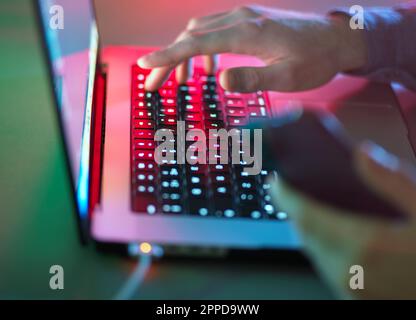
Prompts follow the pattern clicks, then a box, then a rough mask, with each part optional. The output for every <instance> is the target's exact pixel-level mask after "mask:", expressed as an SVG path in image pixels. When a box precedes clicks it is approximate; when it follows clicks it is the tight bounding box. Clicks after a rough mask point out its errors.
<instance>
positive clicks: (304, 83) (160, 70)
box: [138, 6, 366, 92]
mask: <svg viewBox="0 0 416 320" xmlns="http://www.w3.org/2000/svg"><path fill="white" fill-rule="evenodd" d="M224 52H231V53H236V54H247V55H253V56H256V57H258V58H260V59H262V60H263V61H264V63H265V66H264V67H239V68H233V69H228V70H224V71H223V72H222V73H221V76H220V84H221V85H222V87H223V88H224V89H225V90H228V91H238V92H255V91H257V90H275V91H297V90H305V89H310V88H314V87H318V86H320V85H322V84H324V83H326V82H328V81H329V80H330V79H332V78H333V77H334V76H335V75H336V74H337V73H338V72H341V71H348V70H353V69H358V68H359V67H361V66H363V65H364V64H365V60H366V47H365V43H364V39H363V36H362V32H354V31H353V30H351V29H350V27H349V18H346V17H343V16H331V17H324V16H317V15H310V14H308V15H306V14H301V13H294V12H288V11H282V10H277V9H271V8H266V7H260V6H244V7H240V8H237V9H235V10H232V11H230V12H225V13H220V14H214V15H210V16H206V17H201V18H196V19H192V20H191V21H190V22H189V23H188V26H187V28H186V30H185V31H183V32H182V33H181V34H180V35H179V36H178V37H177V39H176V40H175V42H174V43H173V44H171V45H170V46H168V47H167V48H165V49H162V50H160V51H157V52H153V53H151V54H149V55H147V56H144V57H141V58H140V59H139V60H138V64H139V66H140V67H142V68H154V70H152V72H151V73H150V75H149V76H148V78H147V80H146V83H145V87H146V89H147V90H149V91H154V90H156V89H158V88H159V87H160V86H161V85H162V84H163V83H164V82H165V80H166V79H167V78H168V76H169V74H170V73H171V72H172V70H173V69H174V68H176V79H177V81H178V82H179V83H184V82H185V81H186V79H187V78H188V73H189V70H190V67H189V62H190V59H191V58H192V57H193V56H197V55H203V56H205V62H206V64H205V65H206V66H205V67H206V71H207V73H208V74H212V71H213V69H214V68H215V54H219V53H224Z"/></svg>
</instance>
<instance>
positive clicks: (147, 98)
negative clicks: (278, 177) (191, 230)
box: [131, 65, 286, 220]
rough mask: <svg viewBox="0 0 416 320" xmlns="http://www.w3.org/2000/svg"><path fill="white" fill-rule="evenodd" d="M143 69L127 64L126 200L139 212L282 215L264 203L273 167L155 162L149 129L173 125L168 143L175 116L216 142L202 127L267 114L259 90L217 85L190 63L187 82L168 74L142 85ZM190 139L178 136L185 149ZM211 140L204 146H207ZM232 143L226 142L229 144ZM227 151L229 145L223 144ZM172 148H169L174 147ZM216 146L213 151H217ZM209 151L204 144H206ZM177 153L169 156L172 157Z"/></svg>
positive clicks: (232, 125)
mask: <svg viewBox="0 0 416 320" xmlns="http://www.w3.org/2000/svg"><path fill="white" fill-rule="evenodd" d="M148 73H149V70H144V69H141V68H139V67H138V66H137V65H134V66H133V67H132V97H131V115H132V117H131V182H132V183H131V204H132V209H133V211H134V212H137V213H139V214H148V215H154V214H168V215H192V216H200V217H218V218H227V219H232V218H250V219H273V220H285V219H286V214H285V213H284V212H279V211H278V210H277V209H276V208H275V207H274V206H273V204H272V203H271V199H270V195H269V194H268V189H269V188H270V185H269V184H267V182H266V177H267V176H270V175H271V176H273V175H275V173H274V172H267V171H266V170H262V171H261V173H260V174H259V175H247V173H246V172H244V170H243V169H244V162H241V163H240V164H219V161H218V164H194V165H192V164H189V163H186V164H178V163H177V161H176V160H173V161H169V162H165V163H162V164H157V163H156V162H155V159H154V152H155V148H156V147H157V144H158V143H159V142H156V141H154V134H155V132H156V130H159V129H166V130H170V131H171V132H173V133H174V134H175V135H174V140H175V142H174V143H175V146H176V145H177V144H176V143H177V141H176V139H177V138H178V139H180V137H179V136H177V135H176V128H177V127H176V126H177V121H179V120H181V121H184V124H185V132H187V131H188V130H190V129H196V128H197V129H202V130H204V131H205V132H206V134H207V144H206V146H207V149H208V148H216V150H217V151H218V149H219V145H218V144H215V143H211V144H210V142H209V141H208V140H210V139H213V138H215V137H211V136H209V134H208V130H209V129H217V130H218V129H221V128H225V129H227V130H230V129H242V128H243V126H244V125H246V124H247V123H248V122H250V121H258V120H261V119H262V118H267V117H268V116H269V115H270V108H269V106H268V103H267V102H268V100H267V97H266V95H265V94H264V93H263V92H257V93H254V94H240V93H234V92H227V91H224V90H222V89H221V87H220V86H219V85H217V77H216V76H208V75H206V74H205V73H204V71H203V70H202V69H198V68H195V69H194V73H193V77H192V79H190V80H189V81H188V82H187V84H186V85H180V86H178V84H177V83H176V81H175V78H174V75H172V76H171V77H170V78H169V79H168V81H166V83H165V84H164V86H163V87H162V88H161V89H159V90H158V92H146V91H145V90H144V82H145V79H146V76H147V75H148ZM192 144H193V142H184V145H185V147H186V149H187V148H188V147H189V146H190V145H192ZM209 146H210V147H209ZM229 149H231V147H230V148H229ZM229 151H230V152H231V150H229ZM171 152H175V151H174V150H173V151H171ZM218 153H219V151H218ZM207 154H208V150H207ZM175 159H176V157H175Z"/></svg>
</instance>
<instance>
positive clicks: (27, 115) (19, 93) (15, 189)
mask: <svg viewBox="0 0 416 320" xmlns="http://www.w3.org/2000/svg"><path fill="white" fill-rule="evenodd" d="M29 2H30V1H11V0H8V1H5V0H3V1H1V3H0V48H1V49H0V50H1V59H0V70H1V72H0V101H1V108H0V147H1V152H0V181H1V182H0V205H1V209H0V298H29V299H30V298H52V299H55V298H57V299H61V298H81V299H84V298H92V299H100V298H110V297H112V296H113V294H114V293H115V292H116V291H117V289H118V288H119V287H120V285H121V284H122V282H123V281H124V280H125V279H126V277H127V276H128V274H129V272H130V271H131V270H132V268H133V267H134V263H133V262H131V261H127V260H123V259H121V258H118V257H115V256H111V255H105V254H102V253H98V252H96V251H94V250H93V249H92V248H81V246H80V245H79V243H78V239H77V233H76V228H75V223H74V219H73V213H72V212H71V208H70V206H69V201H70V198H69V190H68V188H67V187H66V186H65V184H63V183H62V181H63V180H64V179H65V168H64V167H63V166H62V165H61V164H62V163H63V158H62V150H61V149H60V147H59V141H58V135H57V131H56V127H55V126H54V125H53V124H54V120H55V119H54V114H53V113H52V112H51V109H50V105H49V102H48V90H47V83H46V78H45V75H44V72H43V70H42V64H41V62H40V61H41V52H40V49H39V42H38V41H39V39H38V38H37V36H36V33H35V30H34V21H33V17H32V15H31V10H30V4H29ZM105 2H107V3H108V4H106V3H105ZM129 2H131V1H121V2H118V3H120V5H119V6H118V10H122V9H123V8H125V9H126V8H127V7H128V6H127V3H129ZM212 2H213V3H214V2H215V1H212ZM234 2H235V1H225V3H226V4H227V5H228V6H231V4H234ZM298 2H299V1H298ZM113 3H115V2H111V4H113ZM207 3H208V2H207ZM269 3H270V1H269ZM294 3H296V1H295V2H294ZM380 3H386V1H384V2H381V1H380ZM105 5H107V6H110V1H100V2H99V4H98V13H99V17H100V15H101V16H102V17H103V19H102V20H101V24H102V23H103V22H105V20H106V19H108V17H109V12H110V11H109V9H108V7H107V8H105ZM181 17H182V18H185V17H183V16H181ZM178 25H179V24H178V23H176V24H175V26H178ZM127 26H129V24H128V23H127ZM118 28H120V25H118ZM103 31H104V33H105V32H106V31H107V32H109V28H108V27H107V28H103ZM174 31H175V32H176V30H174ZM131 35H132V34H131V33H130V36H131ZM168 36H169V38H170V34H169V35H168ZM166 39H167V38H166ZM113 40H114V34H109V33H108V34H107V35H105V36H104V41H105V42H107V43H111V42H113V43H114V42H115V41H113ZM130 40H131V41H130V42H131V43H141V44H146V45H155V44H163V42H164V41H165V40H160V39H159V40H158V41H159V43H158V42H157V41H156V42H154V43H151V42H146V41H145V40H146V39H137V38H136V39H133V38H131V39H130ZM127 41H129V40H128V37H124V38H123V40H122V41H121V42H122V43H126V42H127ZM160 41H162V42H161V43H160ZM166 41H167V40H166ZM142 42H143V43H142ZM45 106H47V107H45ZM45 137H46V138H45ZM249 262H251V263H248V264H246V263H244V261H243V262H238V263H230V262H224V261H214V262H209V263H207V262H205V261H194V260H193V261H189V260H187V261H183V260H176V261H171V260H169V261H160V262H157V263H156V264H154V265H153V266H152V268H151V271H150V272H149V274H148V276H147V277H146V280H145V283H144V285H143V286H142V287H141V289H140V291H139V292H138V294H137V295H136V296H135V297H136V298H145V299H147V298H150V299H151V298H153V299H157V298H166V299H169V298H177V299H182V298H183V299H190V298H196V299H197V298H201V299H203V298H210V299H222V298H228V299H232V298H238V299H248V298H262V299H279V298H284V299H290V298H313V299H320V298H332V294H331V293H330V291H329V290H328V289H327V288H326V287H325V286H324V284H323V283H322V282H321V281H320V280H319V278H318V277H317V276H316V275H315V274H314V273H313V272H312V271H311V270H310V269H308V268H304V267H293V266H292V267H291V266H287V265H286V266H284V265H282V264H279V263H273V264H271V263H255V261H254V263H253V261H249ZM54 264H59V265H62V266H63V267H64V270H65V289H64V290H62V291H59V292H58V291H52V290H50V289H49V276H50V275H49V268H50V266H51V265H54Z"/></svg>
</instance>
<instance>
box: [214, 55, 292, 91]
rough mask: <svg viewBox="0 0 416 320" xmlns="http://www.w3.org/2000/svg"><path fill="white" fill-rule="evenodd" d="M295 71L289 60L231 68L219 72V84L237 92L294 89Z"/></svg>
mask: <svg viewBox="0 0 416 320" xmlns="http://www.w3.org/2000/svg"><path fill="white" fill-rule="evenodd" d="M295 71H296V68H295V64H294V63H293V62H290V61H285V62H280V63H277V64H272V65H269V66H265V67H238V68H231V69H227V70H224V71H223V72H222V73H221V75H220V84H221V86H222V87H223V88H224V89H225V90H228V91H237V92H255V91H258V90H274V91H294V90H296V87H297V84H296V82H295V81H294V79H295V76H294V75H295V73H296V72H295Z"/></svg>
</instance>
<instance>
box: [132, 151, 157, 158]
mask: <svg viewBox="0 0 416 320" xmlns="http://www.w3.org/2000/svg"><path fill="white" fill-rule="evenodd" d="M134 159H135V160H153V159H154V153H153V150H135V151H134Z"/></svg>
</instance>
